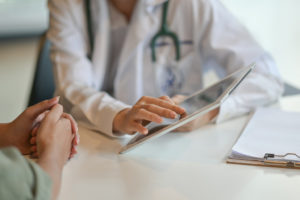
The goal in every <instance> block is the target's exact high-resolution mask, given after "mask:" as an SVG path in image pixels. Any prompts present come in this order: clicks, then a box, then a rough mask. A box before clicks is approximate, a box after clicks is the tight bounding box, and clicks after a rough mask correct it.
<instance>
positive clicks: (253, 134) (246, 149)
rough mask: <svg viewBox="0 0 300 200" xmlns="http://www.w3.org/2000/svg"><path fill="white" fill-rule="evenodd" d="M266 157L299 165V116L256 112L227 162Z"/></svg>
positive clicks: (275, 110)
mask: <svg viewBox="0 0 300 200" xmlns="http://www.w3.org/2000/svg"><path fill="white" fill-rule="evenodd" d="M287 153H288V155H286V154H287ZM266 154H274V155H279V158H277V160H288V161H295V162H300V158H299V157H297V155H300V113H296V112H285V111H282V110H280V109H276V108H259V109H258V110H257V111H256V112H255V113H254V114H253V116H252V118H251V119H250V121H249V123H248V125H247V126H246V128H245V129H244V131H243V133H242V135H241V136H240V138H239V139H238V141H237V142H236V144H235V145H234V146H233V148H232V152H231V154H230V155H229V157H228V159H230V160H231V161H233V160H244V161H247V160H248V161H249V160H252V161H264V160H265V159H266V158H265V156H266ZM280 156H282V157H280ZM237 163H238V161H237ZM241 164H245V163H241Z"/></svg>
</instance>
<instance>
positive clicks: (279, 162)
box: [263, 153, 300, 168]
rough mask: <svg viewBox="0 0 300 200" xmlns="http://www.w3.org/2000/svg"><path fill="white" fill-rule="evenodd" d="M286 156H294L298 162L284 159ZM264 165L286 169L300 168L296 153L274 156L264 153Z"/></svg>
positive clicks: (299, 157)
mask: <svg viewBox="0 0 300 200" xmlns="http://www.w3.org/2000/svg"><path fill="white" fill-rule="evenodd" d="M287 156H294V157H295V158H296V159H299V161H295V160H291V159H285V158H286V157H287ZM263 162H264V164H265V165H271V166H280V167H288V168H300V156H299V155H297V154H296V153H286V154H284V155H275V154H272V153H266V154H265V156H264V160H263Z"/></svg>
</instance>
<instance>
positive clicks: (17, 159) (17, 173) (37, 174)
mask: <svg viewBox="0 0 300 200" xmlns="http://www.w3.org/2000/svg"><path fill="white" fill-rule="evenodd" d="M51 190H52V182H51V180H50V177H49V176H48V175H47V174H46V173H45V172H44V171H43V170H42V169H41V168H40V167H39V166H38V165H37V164H35V163H34V162H32V161H29V160H27V159H26V158H24V157H23V156H22V155H21V153H20V152H19V151H18V150H17V149H16V148H13V147H10V148H4V149H1V150H0V199H1V200H2V199H3V200H23V199H36V200H40V199H41V200H47V199H51Z"/></svg>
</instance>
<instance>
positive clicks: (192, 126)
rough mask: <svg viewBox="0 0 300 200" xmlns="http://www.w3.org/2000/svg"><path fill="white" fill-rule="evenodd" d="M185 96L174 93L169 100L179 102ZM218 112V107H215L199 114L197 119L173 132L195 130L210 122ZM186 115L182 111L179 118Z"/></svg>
mask: <svg viewBox="0 0 300 200" xmlns="http://www.w3.org/2000/svg"><path fill="white" fill-rule="evenodd" d="M185 98H186V96H183V95H176V96H174V97H172V101H170V102H174V103H175V104H180V103H181V102H182V101H183V100H184V99H185ZM218 114H219V108H216V109H214V110H212V111H210V112H208V113H206V114H204V115H201V116H199V117H198V118H197V119H195V120H193V121H191V122H189V123H187V124H185V125H183V126H181V127H179V128H177V129H175V132H191V131H193V130H196V129H198V128H200V127H202V126H205V125H206V124H208V123H210V122H211V121H212V120H213V119H214V118H215V117H216V116H217V115H218ZM186 116H187V114H186V113H184V114H183V115H181V118H184V117H186Z"/></svg>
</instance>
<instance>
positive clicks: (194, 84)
mask: <svg viewBox="0 0 300 200" xmlns="http://www.w3.org/2000/svg"><path fill="white" fill-rule="evenodd" d="M199 66H200V60H199V57H197V55H196V54H195V53H194V52H191V53H189V54H188V55H186V56H184V57H182V58H181V59H180V60H179V61H176V60H171V61H170V60H165V61H162V60H160V62H158V63H157V64H155V67H154V69H155V73H154V74H155V83H156V89H157V91H158V92H159V95H168V96H171V97H172V96H174V95H176V94H190V93H192V92H194V91H195V90H196V89H199V88H200V87H201V80H202V79H201V74H202V73H201V69H200V68H199Z"/></svg>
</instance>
